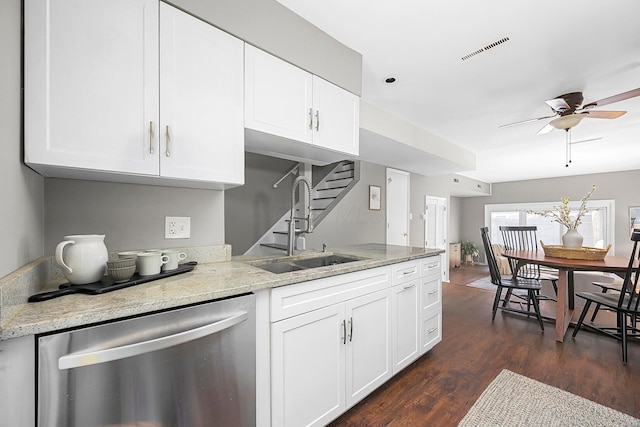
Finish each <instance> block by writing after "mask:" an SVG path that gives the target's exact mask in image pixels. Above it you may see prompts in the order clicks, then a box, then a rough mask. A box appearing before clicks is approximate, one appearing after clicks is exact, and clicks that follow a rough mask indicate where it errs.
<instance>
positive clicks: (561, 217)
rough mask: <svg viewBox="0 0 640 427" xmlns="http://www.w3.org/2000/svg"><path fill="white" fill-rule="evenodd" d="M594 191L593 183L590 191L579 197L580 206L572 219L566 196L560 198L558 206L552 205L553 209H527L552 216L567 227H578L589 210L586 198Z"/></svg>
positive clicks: (541, 214) (531, 212) (533, 212)
mask: <svg viewBox="0 0 640 427" xmlns="http://www.w3.org/2000/svg"><path fill="white" fill-rule="evenodd" d="M594 191H596V185H595V184H593V185H592V186H591V191H589V193H588V194H587V195H586V196H584V197H583V198H582V199H581V203H580V208H579V209H578V215H577V216H576V217H575V219H572V218H571V216H570V214H571V209H569V201H570V199H569V198H568V197H563V198H562V199H560V202H561V203H562V205H560V207H557V206H554V207H553V209H545V210H543V211H527V212H528V213H530V214H534V215H540V216H545V217H548V218H553V220H554V221H555V222H557V223H559V224H562V225H564V226H565V227H567V228H568V229H572V228H578V226H579V225H580V224H582V216H583V215H584V214H586V213H587V212H589V210H588V209H587V200H589V197H591V195H592V194H593V192H594Z"/></svg>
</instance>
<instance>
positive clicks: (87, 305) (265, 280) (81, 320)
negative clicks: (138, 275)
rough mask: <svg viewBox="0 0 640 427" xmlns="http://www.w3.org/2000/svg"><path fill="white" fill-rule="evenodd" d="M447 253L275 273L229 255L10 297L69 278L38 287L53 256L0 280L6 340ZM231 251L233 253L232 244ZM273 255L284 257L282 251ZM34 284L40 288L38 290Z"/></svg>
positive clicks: (364, 248) (359, 253)
mask: <svg viewBox="0 0 640 427" xmlns="http://www.w3.org/2000/svg"><path fill="white" fill-rule="evenodd" d="M224 246H228V245H224ZM442 252H444V251H443V250H440V249H423V248H409V247H402V246H387V245H382V244H365V245H354V246H349V247H346V248H341V249H335V250H332V251H328V252H326V253H325V254H323V255H331V254H344V255H352V256H356V257H361V258H364V259H363V260H360V261H355V262H350V263H344V264H338V265H332V266H326V267H320V268H312V269H307V270H300V271H295V272H291V273H282V274H274V273H270V272H268V271H265V270H262V269H260V268H258V267H255V266H253V265H251V263H252V262H255V261H257V260H259V259H260V260H263V259H267V258H270V257H265V256H260V257H257V256H238V257H233V258H231V257H230V256H229V257H227V259H223V260H222V261H218V262H202V260H199V261H198V265H197V266H196V267H195V269H194V270H193V271H191V272H188V273H184V274H179V275H176V276H171V277H168V278H164V279H160V280H156V281H152V282H148V283H144V284H140V285H136V286H131V287H128V288H124V289H120V290H117V291H113V292H107V293H103V294H100V295H83V294H73V295H65V296H62V297H58V298H54V299H51V300H48V301H42V302H36V303H28V302H26V298H28V296H29V295H28V294H25V293H24V292H19V293H18V294H19V295H11V296H7V295H6V294H11V292H7V290H8V289H10V286H9V284H15V283H18V284H20V282H24V281H27V282H29V281H30V283H26V284H22V288H26V289H30V290H31V292H30V293H31V294H33V293H39V292H47V291H52V290H55V289H57V288H58V285H60V284H61V283H64V282H65V280H64V278H60V277H55V275H53V276H54V277H53V278H51V277H47V280H44V282H45V283H46V284H45V285H38V286H36V287H34V284H33V282H34V281H40V282H42V281H43V277H42V276H43V273H42V272H39V273H34V271H36V270H37V269H38V267H40V266H41V265H40V264H41V263H46V262H51V261H50V260H48V259H41V260H38V261H35V262H34V263H31V264H29V265H28V266H25V267H24V268H23V269H20V270H18V271H16V272H14V273H13V274H12V275H9V276H7V277H6V278H3V279H2V281H0V291H1V292H2V298H1V300H0V302H1V304H2V305H0V314H1V316H0V321H1V322H0V340H4V339H9V338H15V337H20V336H25V335H32V334H39V333H46V332H51V331H56V330H61V329H66V328H72V327H77V326H83V325H89V324H93V323H97V322H103V321H108V320H113V319H118V318H123V317H128V316H134V315H140V314H145V313H150V312H154V311H158V310H164V309H169V308H174V307H180V306H184V305H188V304H194V303H199V302H205V301H210V300H215V299H218V298H224V297H230V296H235V295H240V294H243V293H247V292H253V291H258V290H261V289H269V288H273V287H277V286H284V285H289V284H293V283H299V282H305V281H308V280H313V279H320V278H323V277H330V276H335V275H338V274H344V273H350V272H353V271H359V270H365V269H369V268H375V267H380V266H384V265H389V264H395V263H398V262H403V261H408V260H412V259H419V258H424V257H427V256H432V255H436V254H439V253H442ZM228 253H230V248H229V249H228ZM320 254H322V253H317V252H303V253H301V254H300V255H299V257H308V256H315V255H320ZM194 258H197V256H193V257H188V258H187V260H193V259H194ZM271 258H282V256H279V257H271ZM205 261H207V260H205ZM10 276H11V277H10ZM28 276H31V279H26V277H28ZM3 283H4V285H5V286H3ZM14 287H15V286H14ZM22 288H21V289H22ZM34 289H36V292H33V290H34Z"/></svg>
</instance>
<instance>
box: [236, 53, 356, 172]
mask: <svg viewBox="0 0 640 427" xmlns="http://www.w3.org/2000/svg"><path fill="white" fill-rule="evenodd" d="M359 117H360V102H359V98H358V97H357V96H356V95H353V94H352V93H350V92H348V91H346V90H344V89H342V88H340V87H338V86H336V85H334V84H332V83H329V82H327V81H325V80H323V79H321V78H319V77H317V76H313V75H312V74H310V73H308V72H306V71H304V70H301V69H300V68H298V67H295V66H294V65H291V64H289V63H287V62H285V61H282V60H280V59H279V58H276V57H274V56H272V55H270V54H268V53H266V52H264V51H262V50H260V49H257V48H255V47H253V46H251V45H246V46H245V127H246V128H247V129H251V130H255V131H259V132H262V133H264V134H269V135H275V136H277V137H281V138H280V139H277V138H271V139H269V138H266V137H264V135H252V136H253V137H252V138H250V140H248V141H247V149H248V150H249V151H256V152H260V153H263V154H272V155H279V154H280V155H282V156H281V157H285V158H291V159H296V158H299V159H301V160H308V161H311V162H312V163H320V164H322V163H328V162H331V161H337V160H340V159H343V158H344V157H345V156H344V155H345V154H346V155H348V156H357V155H358V153H359ZM283 138H286V140H284V139H283ZM287 140H289V141H287ZM291 140H293V141H297V144H292V143H291ZM300 143H303V144H300Z"/></svg>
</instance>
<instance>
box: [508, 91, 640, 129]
mask: <svg viewBox="0 0 640 427" xmlns="http://www.w3.org/2000/svg"><path fill="white" fill-rule="evenodd" d="M636 96H640V88H637V89H633V90H630V91H627V92H623V93H619V94H617V95H613V96H609V97H607V98H604V99H601V100H599V101H594V102H589V103H586V104H584V105H583V104H582V101H583V100H584V97H583V96H582V92H571V93H566V94H564V95H560V96H557V97H555V98H553V99H548V100H546V101H545V103H546V104H547V105H548V106H549V107H551V111H552V112H553V114H551V115H550V116H545V117H538V118H535V119H529V120H523V121H520V122H515V123H509V124H506V125H502V126H500V127H501V128H505V127H510V126H515V125H520V124H523V123H530V122H535V121H538V120H545V119H553V120H551V121H550V122H549V123H547V125H546V126H545V127H543V128H542V129H540V131H538V135H542V134H545V133H548V132H551V131H552V130H553V129H562V130H565V131H568V130H569V129H571V128H572V127H574V126H576V125H577V124H578V123H580V122H581V121H582V119H584V118H592V119H616V118H618V117H620V116H622V115H623V114H625V113H626V111H601V110H592V109H593V108H595V107H601V106H603V105H608V104H613V103H614V102H620V101H623V100H625V99H629V98H634V97H636Z"/></svg>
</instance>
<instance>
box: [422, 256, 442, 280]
mask: <svg viewBox="0 0 640 427" xmlns="http://www.w3.org/2000/svg"><path fill="white" fill-rule="evenodd" d="M432 275H433V276H437V277H440V255H437V256H432V257H429V258H423V259H421V260H420V276H422V277H426V276H432Z"/></svg>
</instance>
